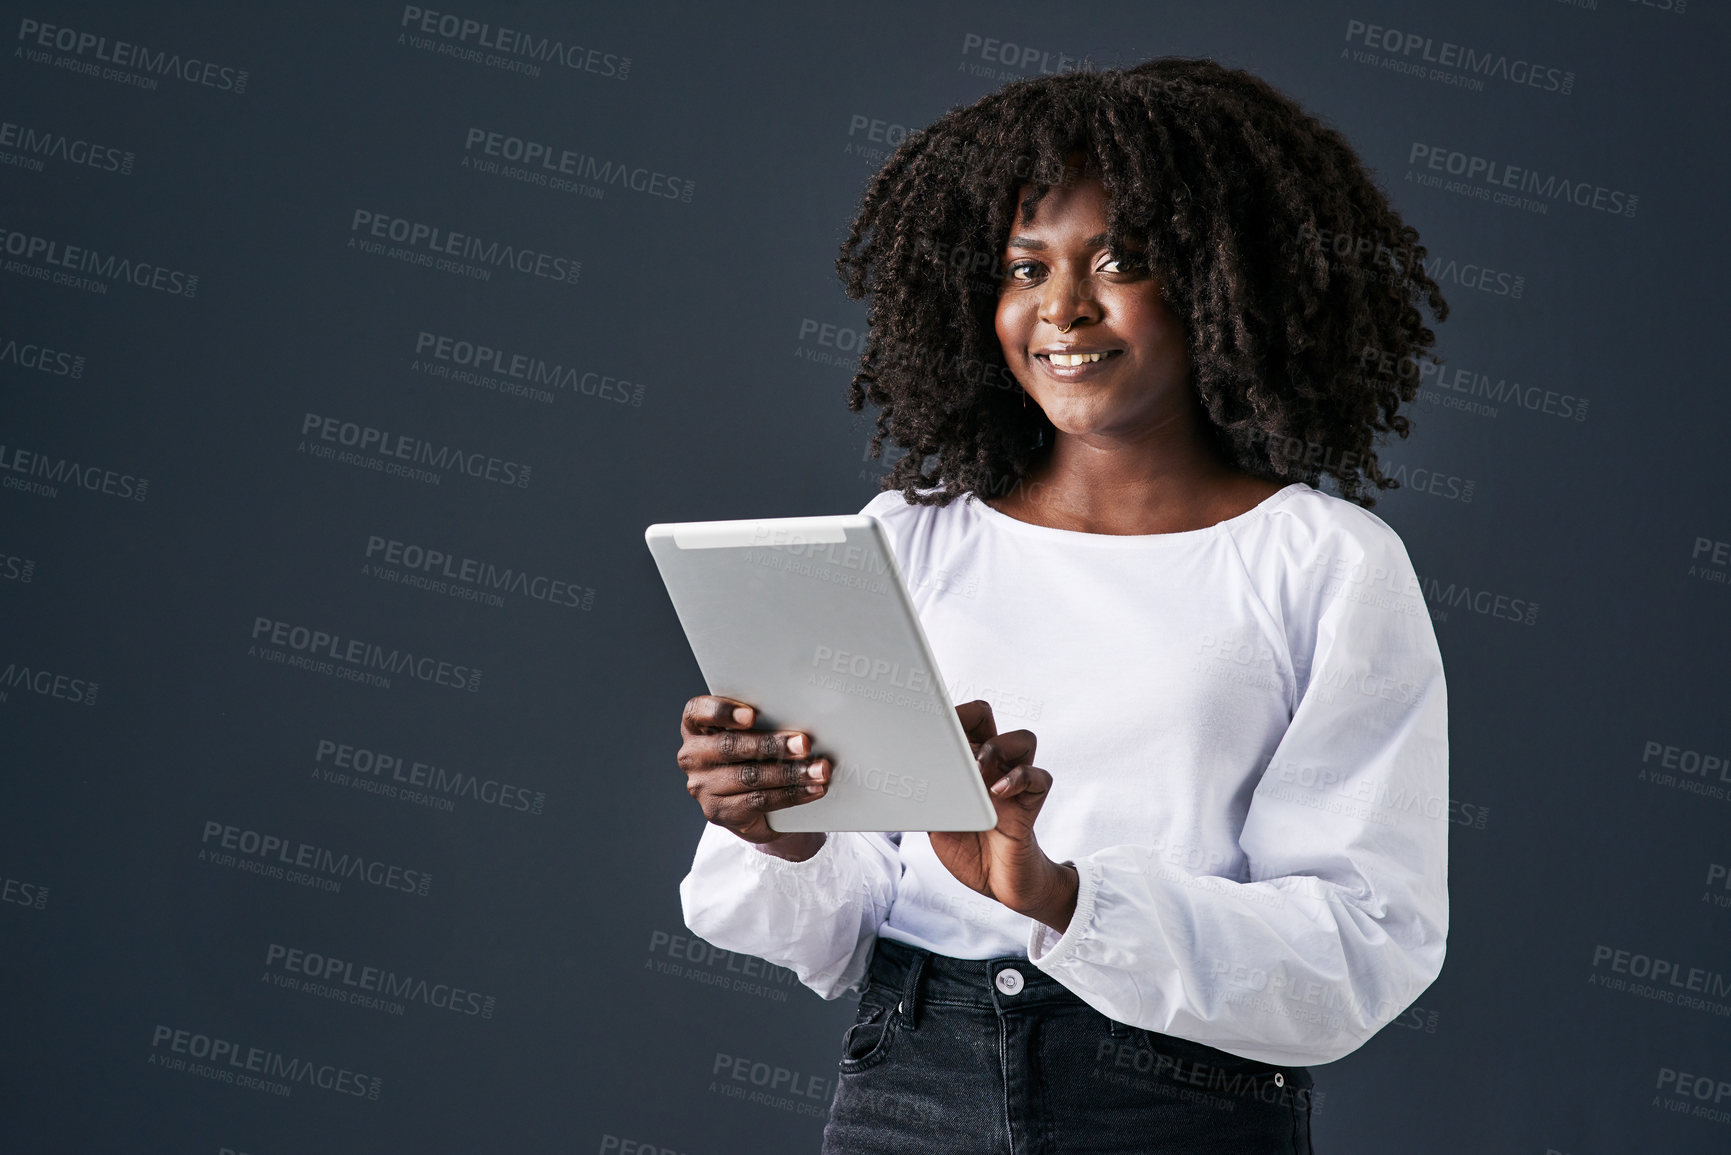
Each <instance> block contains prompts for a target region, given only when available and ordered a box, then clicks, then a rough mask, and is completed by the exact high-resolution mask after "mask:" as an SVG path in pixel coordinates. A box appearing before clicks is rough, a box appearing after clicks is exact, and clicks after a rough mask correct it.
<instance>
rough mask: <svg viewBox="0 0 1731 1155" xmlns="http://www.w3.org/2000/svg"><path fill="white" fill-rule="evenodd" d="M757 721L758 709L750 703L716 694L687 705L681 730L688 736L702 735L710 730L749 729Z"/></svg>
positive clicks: (681, 720)
mask: <svg viewBox="0 0 1731 1155" xmlns="http://www.w3.org/2000/svg"><path fill="white" fill-rule="evenodd" d="M740 711H744V713H743V714H742V713H740ZM756 720H757V708H756V707H755V706H753V705H752V704H751V703H749V702H741V701H740V700H739V699H738V698H723V697H721V696H719V695H716V694H699V695H697V697H695V698H693V699H691V700H690V701H689V702H687V703H685V712H684V713H683V714H682V715H681V716H680V719H679V728H680V729H681V730H682V731H684V732H685V733H687V734H702V733H705V732H707V731H709V730H710V729H736V728H743V727H747V726H750V725H751V724H752V722H754V721H756Z"/></svg>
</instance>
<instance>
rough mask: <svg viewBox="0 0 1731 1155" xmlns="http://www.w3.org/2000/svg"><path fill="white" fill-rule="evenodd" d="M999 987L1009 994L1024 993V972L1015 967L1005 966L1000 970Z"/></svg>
mask: <svg viewBox="0 0 1731 1155" xmlns="http://www.w3.org/2000/svg"><path fill="white" fill-rule="evenodd" d="M998 989H999V990H1001V991H1003V992H1004V993H1005V994H1007V995H1017V994H1021V993H1022V972H1021V971H1019V970H1017V969H1016V968H1015V967H1005V968H1004V969H1003V970H1001V971H999V972H998Z"/></svg>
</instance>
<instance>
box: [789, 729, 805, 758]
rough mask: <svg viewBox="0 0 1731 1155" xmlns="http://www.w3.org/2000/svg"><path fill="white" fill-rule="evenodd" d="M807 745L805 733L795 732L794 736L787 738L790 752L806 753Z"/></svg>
mask: <svg viewBox="0 0 1731 1155" xmlns="http://www.w3.org/2000/svg"><path fill="white" fill-rule="evenodd" d="M805 745H806V744H805V735H804V734H795V735H794V736H793V737H791V738H789V739H788V740H787V748H788V751H789V752H790V753H794V754H804V753H805Z"/></svg>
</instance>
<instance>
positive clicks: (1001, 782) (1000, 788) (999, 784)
mask: <svg viewBox="0 0 1731 1155" xmlns="http://www.w3.org/2000/svg"><path fill="white" fill-rule="evenodd" d="M1009 784H1010V780H1009V779H1008V778H1000V779H998V780H997V781H996V782H994V783H992V793H993V794H1002V793H1003V792H1004V788H1005V787H1006V786H1008V785H1009Z"/></svg>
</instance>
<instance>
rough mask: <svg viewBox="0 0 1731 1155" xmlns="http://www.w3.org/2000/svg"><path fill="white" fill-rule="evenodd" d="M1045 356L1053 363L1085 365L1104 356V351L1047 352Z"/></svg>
mask: <svg viewBox="0 0 1731 1155" xmlns="http://www.w3.org/2000/svg"><path fill="white" fill-rule="evenodd" d="M1046 356H1047V358H1048V359H1049V360H1050V361H1051V362H1052V364H1054V365H1086V364H1088V363H1089V362H1091V361H1103V360H1105V358H1106V354H1104V353H1048V354H1046Z"/></svg>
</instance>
